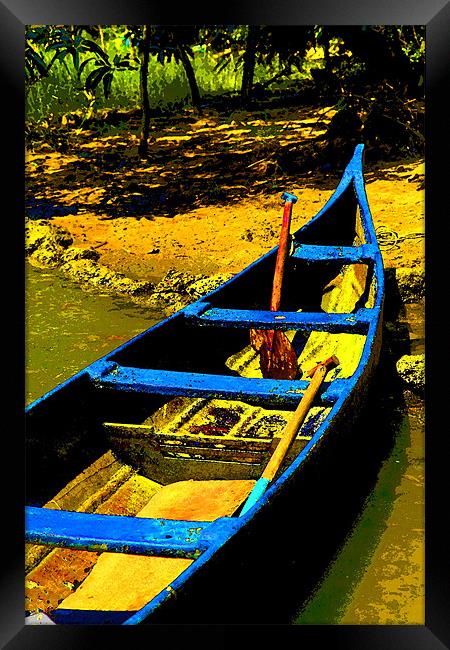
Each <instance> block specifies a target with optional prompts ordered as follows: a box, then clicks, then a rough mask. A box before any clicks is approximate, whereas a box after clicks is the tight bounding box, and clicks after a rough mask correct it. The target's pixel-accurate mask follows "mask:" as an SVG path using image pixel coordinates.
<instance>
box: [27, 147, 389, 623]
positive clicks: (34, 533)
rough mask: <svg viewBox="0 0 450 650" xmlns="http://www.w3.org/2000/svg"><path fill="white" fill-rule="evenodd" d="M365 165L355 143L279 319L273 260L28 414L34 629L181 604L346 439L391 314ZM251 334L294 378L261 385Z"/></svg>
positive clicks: (296, 266) (304, 247)
mask: <svg viewBox="0 0 450 650" xmlns="http://www.w3.org/2000/svg"><path fill="white" fill-rule="evenodd" d="M362 160H363V145H358V146H357V147H356V149H355V152H354V155H353V158H352V159H351V161H350V162H349V164H348V166H347V167H346V169H345V171H344V173H343V176H342V179H341V181H340V183H339V185H338V186H337V188H336V190H335V192H334V193H333V195H332V196H331V198H330V199H329V200H328V202H327V203H326V205H325V206H324V207H323V208H322V209H321V210H320V212H319V213H318V214H317V215H316V216H315V217H314V218H313V219H311V221H309V222H308V223H307V224H306V225H305V226H303V227H302V228H300V229H299V230H298V231H297V232H296V233H295V234H294V236H293V245H292V250H291V253H290V255H289V258H288V260H287V266H286V271H285V278H284V285H283V296H282V303H281V308H280V311H279V312H271V311H269V310H268V305H269V302H270V295H271V288H272V280H273V273H274V266H275V259H276V255H277V248H274V249H273V250H271V251H269V253H267V254H266V255H264V256H263V257H261V258H260V259H258V260H257V261H256V262H254V263H253V264H251V265H250V266H249V267H248V268H246V269H245V270H243V271H242V272H241V273H239V274H237V275H236V276H234V277H233V278H232V279H231V280H229V281H228V282H226V283H225V284H223V285H222V286H220V287H219V288H218V289H216V290H214V291H213V292H211V293H209V294H208V295H206V296H205V297H203V298H201V299H200V300H198V301H196V302H194V303H193V304H191V305H189V306H187V307H185V308H184V309H182V310H180V311H178V312H177V313H176V314H174V315H173V316H171V317H169V318H166V319H165V320H163V321H162V322H160V323H158V324H157V325H155V326H153V327H151V328H150V329H148V330H146V331H145V332H143V333H142V334H140V335H138V336H136V337H135V338H133V339H131V340H130V341H128V342H127V343H125V344H124V345H122V346H120V347H119V348H117V349H116V350H114V351H113V352H111V353H109V354H107V355H106V356H105V357H103V358H101V359H99V360H98V361H96V362H94V363H92V364H91V365H89V366H87V367H86V368H85V369H83V370H82V371H81V372H79V373H78V374H76V375H75V376H73V377H72V378H70V379H69V380H68V381H66V382H64V383H63V384H61V385H59V386H57V387H56V388H55V389H54V390H52V391H50V392H49V393H47V394H45V395H44V396H43V397H42V398H40V399H38V400H36V401H35V402H33V403H32V404H31V405H30V406H29V407H28V408H27V410H26V418H27V420H26V442H27V504H28V505H27V506H26V542H27V544H26V578H27V604H26V611H27V615H28V616H29V618H28V622H29V623H35V622H39V621H38V619H39V616H40V615H42V614H44V617H45V616H47V617H48V619H46V620H48V621H49V622H53V623H56V624H60V623H62V624H66V623H69V624H71V623H73V624H91V623H95V624H97V623H100V624H123V625H134V624H138V623H142V622H153V621H154V620H156V621H157V620H158V615H159V614H160V613H161V612H162V611H165V610H167V611H172V610H171V608H173V607H174V605H177V604H179V605H180V606H182V604H183V602H186V598H185V594H189V589H190V586H191V585H195V584H197V586H198V584H200V583H198V581H197V583H196V580H197V576H199V575H205V574H207V573H208V571H209V568H210V567H213V566H215V565H217V558H218V557H226V558H228V561H230V558H233V557H234V558H236V556H235V555H233V554H230V553H228V554H227V552H226V549H227V548H230V547H233V548H236V540H239V539H240V538H242V537H243V536H245V534H246V533H247V531H250V530H251V529H252V528H255V527H256V529H258V523H257V522H258V521H259V522H260V521H261V515H262V513H265V512H268V511H270V510H271V509H273V508H275V507H276V504H277V503H278V502H279V501H280V499H281V500H282V498H283V495H284V494H285V493H287V492H289V490H290V489H291V487H290V486H292V484H295V482H296V477H299V476H303V474H305V475H306V473H307V468H308V466H310V465H312V466H314V463H315V464H316V466H317V459H320V456H321V454H322V453H323V450H324V449H326V448H327V447H330V444H331V446H332V442H333V440H335V439H336V436H337V435H338V432H339V431H341V430H342V429H343V428H349V426H350V425H351V422H352V421H353V420H354V419H355V417H356V416H357V414H358V412H359V411H360V409H361V406H362V403H363V400H364V397H365V395H366V393H367V389H368V387H369V384H370V380H371V377H372V375H373V373H374V370H375V368H376V365H377V362H378V359H379V354H380V347H381V331H382V314H383V300H384V272H383V263H382V257H381V254H380V250H379V246H378V243H377V240H376V234H375V229H374V226H373V222H372V217H371V214H370V209H369V206H368V202H367V197H366V193H365V187H364V178H363V171H362ZM252 328H258V329H269V330H274V329H278V330H283V331H285V332H286V334H287V336H288V338H290V340H291V342H292V345H293V346H294V348H295V350H296V353H297V356H298V366H299V378H298V379H295V380H276V379H265V378H263V377H262V376H261V372H260V369H259V359H258V354H257V353H256V352H255V351H254V350H253V348H251V346H250V345H249V330H250V329H252ZM331 355H336V356H337V357H338V359H339V361H340V364H339V366H338V367H336V368H335V369H333V370H332V371H330V372H329V373H328V375H327V377H326V381H325V382H324V383H323V385H322V387H321V389H320V391H319V393H318V395H317V397H316V399H315V401H314V404H313V406H312V408H311V409H310V412H309V413H308V416H307V418H306V420H305V422H304V423H303V425H302V426H301V428H300V430H299V432H298V435H297V437H296V439H295V441H294V442H293V444H292V446H291V448H290V450H289V452H288V454H287V456H286V458H285V460H284V463H283V465H282V466H281V468H280V471H279V472H278V474H277V476H276V477H275V480H274V481H273V482H272V483H271V484H270V485H269V487H268V489H267V490H266V492H265V493H263V494H262V496H261V497H260V498H259V500H258V501H257V502H256V503H255V504H254V505H253V506H252V507H251V508H250V509H249V510H248V511H246V512H245V514H243V515H241V512H240V511H241V509H242V505H243V502H244V501H245V497H246V496H247V495H248V493H249V492H250V491H251V488H252V487H253V485H254V484H255V482H256V480H257V479H258V478H259V477H260V475H261V473H262V471H263V469H264V467H265V464H266V463H267V461H268V459H269V457H270V455H271V453H272V452H273V450H274V448H275V447H276V444H277V442H278V440H279V438H280V436H281V432H282V431H283V428H284V426H285V425H286V423H287V422H288V421H289V418H290V416H291V415H292V412H293V410H294V409H295V407H296V406H297V404H298V402H299V400H300V399H301V397H302V394H303V392H304V391H305V389H306V388H307V386H308V383H309V381H308V380H307V379H306V373H307V371H309V370H310V369H311V367H312V366H314V365H315V363H317V362H318V361H321V360H323V359H325V358H327V357H330V356H331ZM343 425H345V426H343ZM301 496H302V495H301V494H300V497H301ZM260 528H261V526H260V524H259V533H258V534H260V533H261V531H260ZM247 553H248V550H247ZM231 561H233V560H231ZM245 561H246V558H245V556H244V557H243V556H242V555H241V556H239V562H241V563H244V564H245ZM225 570H226V569H225ZM211 571H212V568H211ZM220 589H221V586H220V584H218V583H217V582H215V583H213V585H212V586H210V587H209V592H208V594H209V595H208V598H210V599H213V600H214V598H215V596H216V595H217V592H218V591H219V590H220ZM194 591H195V589H194ZM199 618H200V621H201V615H200V616H199ZM169 620H170V617H169ZM177 620H178V619H177ZM223 622H227V621H223Z"/></svg>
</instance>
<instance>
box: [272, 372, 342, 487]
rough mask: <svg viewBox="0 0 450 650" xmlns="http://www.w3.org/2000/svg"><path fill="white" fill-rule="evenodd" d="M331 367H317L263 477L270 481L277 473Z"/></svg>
mask: <svg viewBox="0 0 450 650" xmlns="http://www.w3.org/2000/svg"><path fill="white" fill-rule="evenodd" d="M329 369H330V368H329V366H327V365H320V366H319V367H318V368H317V370H316V372H315V373H314V376H313V378H312V379H311V381H310V383H309V386H308V388H307V389H306V390H305V392H304V393H303V397H302V399H301V400H300V403H299V405H298V406H297V408H296V409H295V412H294V415H293V416H292V419H291V420H290V421H289V422H288V424H287V425H286V428H285V430H284V433H283V435H282V437H281V439H280V442H279V443H278V445H277V448H276V449H275V451H274V452H273V454H272V457H271V458H270V460H269V462H268V463H267V465H266V468H265V470H264V472H263V473H262V475H261V477H262V478H265V479H267V480H268V481H272V479H273V477H274V476H275V474H276V473H277V471H278V469H279V467H280V465H281V463H282V462H283V459H284V457H285V455H286V453H287V451H288V449H289V447H290V445H291V443H292V441H293V440H294V438H295V436H296V435H297V432H298V430H299V428H300V427H301V425H302V424H303V422H304V420H305V418H306V416H307V415H308V411H309V409H310V408H311V404H312V402H313V400H314V397H315V396H316V393H317V391H318V390H319V388H320V386H321V384H322V382H323V380H324V379H325V375H326V374H327V372H328V370H329Z"/></svg>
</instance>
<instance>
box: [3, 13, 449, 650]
mask: <svg viewBox="0 0 450 650" xmlns="http://www.w3.org/2000/svg"><path fill="white" fill-rule="evenodd" d="M174 17H175V18H176V20H175V19H174ZM174 22H176V23H178V24H195V23H203V24H208V23H209V24H213V23H218V24H224V23H232V24H248V23H258V24H286V25H287V24H325V25H327V24H355V25H358V24H416V25H426V52H427V55H426V58H427V61H426V166H427V167H426V169H427V172H426V190H425V196H426V240H425V257H426V278H427V303H426V322H427V326H426V331H427V365H426V405H427V407H426V619H425V625H423V626H409V625H407V626H402V625H398V626H397V625H391V626H286V627H284V626H270V625H267V626H256V627H255V626H248V627H247V626H240V627H238V628H237V627H236V626H233V625H229V626H228V625H227V626H214V627H210V626H196V627H194V626H192V627H191V626H170V627H166V626H155V627H152V626H141V627H139V628H127V630H125V629H124V628H123V627H120V628H116V627H114V628H111V627H108V628H101V629H99V628H95V627H91V626H67V627H66V626H28V627H27V626H25V625H24V615H23V566H22V565H23V539H24V521H23V493H24V466H23V465H24V463H23V460H24V458H25V456H24V444H23V439H24V435H23V431H24V429H23V419H22V415H21V414H22V412H23V395H24V379H23V367H24V351H23V347H24V344H23V341H24V331H23V322H24V304H23V295H24V291H23V286H24V270H23V233H22V226H21V224H22V220H21V219H22V215H23V214H24V193H23V178H24V157H23V152H24V133H23V124H24V87H23V80H24V75H23V48H24V38H23V35H24V26H25V25H26V24H71V23H73V24H89V23H92V24H121V23H129V24H133V23H134V24H142V23H156V24H173V23H174ZM449 28H450V3H447V2H444V1H443V0H427V2H426V3H425V2H423V1H422V0H390V2H383V1H382V0H379V1H378V2H373V0H372V1H371V0H359V1H357V0H355V1H353V2H350V1H349V0H346V1H345V2H344V0H343V1H342V2H340V3H337V2H330V1H329V0H303V1H302V2H300V1H299V2H294V0H284V1H281V2H276V3H275V2H268V0H260V1H259V2H253V3H250V2H245V1H241V2H239V3H237V2H236V3H235V2H227V3H225V5H224V6H222V5H216V6H215V8H214V9H213V8H210V9H209V8H206V7H204V6H202V5H201V4H199V6H197V5H192V4H189V5H187V3H185V4H184V5H181V4H180V6H176V11H175V5H174V4H171V5H165V4H164V3H156V2H151V1H148V2H144V1H143V0H128V2H126V3H122V2H119V0H102V1H99V0H77V2H64V3H62V2H58V1H57V0H0V69H1V79H2V86H3V88H4V91H5V92H4V100H3V102H2V103H3V109H4V111H5V116H4V119H3V121H2V123H1V124H2V125H3V127H4V130H3V133H2V139H3V143H4V147H5V149H4V150H3V154H4V161H5V163H6V164H5V165H4V171H3V174H4V176H3V179H4V192H3V193H2V194H3V208H4V214H3V217H4V219H5V222H6V221H8V223H5V224H4V228H5V232H6V233H7V239H6V241H5V244H4V245H5V251H6V250H7V251H8V252H10V251H12V254H11V255H9V260H10V261H9V262H8V278H9V280H8V282H5V287H4V289H5V292H4V296H5V297H4V299H5V309H4V312H3V314H4V315H3V321H4V324H5V325H6V329H5V335H4V337H3V342H4V343H5V344H6V345H5V346H4V347H5V350H4V354H5V357H4V367H3V373H4V380H5V381H4V382H3V386H4V387H3V391H4V394H6V396H7V397H6V399H5V401H4V403H7V404H8V407H9V409H8V410H9V411H10V412H11V414H12V418H10V419H6V415H5V419H4V420H3V421H4V426H3V445H4V447H3V449H4V453H3V470H4V471H3V472H2V479H3V496H4V498H3V500H2V501H3V508H2V515H3V517H4V523H3V526H2V530H3V535H2V536H3V540H4V542H5V545H6V549H5V551H4V553H3V555H2V558H3V562H2V570H1V583H0V584H1V591H0V595H1V597H0V603H1V604H0V642H1V647H8V648H11V649H12V650H13V649H14V650H15V649H16V648H17V649H18V648H26V649H27V650H30V649H31V648H46V649H47V648H58V649H59V648H72V647H73V648H75V647H76V648H90V647H96V646H97V645H98V644H100V647H101V646H103V645H106V643H107V642H108V641H109V639H111V640H116V641H117V642H119V643H120V642H124V641H125V642H126V643H134V644H135V646H136V647H140V645H141V644H142V645H144V644H145V645H148V644H150V643H156V642H160V641H161V642H164V643H165V644H166V647H173V646H174V645H175V643H177V642H182V643H184V644H185V645H186V644H187V645H189V646H190V645H192V646H195V647H198V644H199V643H201V641H202V640H203V638H206V640H207V642H208V645H209V643H211V644H213V645H214V646H215V647H227V648H228V647H230V646H231V644H232V643H235V642H237V639H239V640H241V641H242V642H243V643H251V646H252V647H256V646H257V645H258V644H259V643H260V640H259V639H264V641H265V645H266V644H267V645H268V644H269V643H270V644H271V645H273V644H274V643H276V644H277V645H278V646H279V645H281V644H283V645H284V646H287V644H289V645H295V646H297V647H299V646H303V647H312V645H313V644H314V647H322V646H324V647H333V648H364V650H371V649H372V648H377V649H379V650H388V649H390V648H392V649H395V650H403V649H404V650H415V649H422V648H423V649H424V650H434V649H436V650H438V649H442V648H445V647H447V648H449V647H450V616H449V615H448V612H449V611H450V603H449V593H450V578H449V575H448V574H449V570H448V569H449V565H450V563H449V561H448V551H447V546H448V544H447V536H446V534H445V533H444V530H445V523H446V522H445V520H446V518H447V516H446V515H447V511H448V505H447V504H448V471H446V464H445V465H444V463H445V461H446V460H447V458H448V453H447V454H446V453H445V452H446V451H448V445H446V442H447V439H448V433H447V428H448V424H446V420H448V417H446V416H445V412H444V413H443V412H442V410H441V408H439V406H438V405H442V404H443V405H445V403H446V401H445V397H444V390H445V382H444V378H443V376H442V374H441V373H439V367H440V366H441V365H443V364H445V352H446V350H445V346H442V347H441V346H440V345H439V341H441V340H442V337H443V336H444V332H445V328H444V323H445V318H446V312H444V311H442V309H443V305H442V304H441V301H440V296H441V294H442V287H443V288H444V290H445V281H443V276H444V272H443V269H444V266H443V264H442V262H440V260H445V259H446V257H445V252H446V251H445V248H444V247H445V233H444V230H443V229H444V228H445V229H446V231H447V236H448V232H449V229H448V224H447V217H446V214H445V212H444V210H445V209H446V205H447V202H446V201H445V194H444V192H445V190H446V188H447V186H448V172H447V170H446V165H445V161H446V158H447V157H448V151H449V149H448V147H447V146H446V145H447V141H446V139H447V140H448V127H447V124H448V121H449V120H448V109H446V104H445V101H444V89H445V87H446V86H447V87H448V80H449V69H450V53H449V52H450V39H449V33H450V29H449ZM447 167H448V166H447ZM447 257H448V253H447ZM4 259H7V258H6V256H5V257H4ZM11 278H12V279H11ZM447 293H448V290H447ZM447 329H448V328H447ZM12 343H13V344H14V353H15V354H14V357H13V361H12V362H11V361H9V362H8V363H7V361H6V360H7V359H8V358H11V355H7V349H6V348H10V347H11V344H12ZM443 353H444V359H443V357H442V354H443ZM5 368H8V369H7V370H5ZM447 401H448V397H447ZM7 422H10V424H8V425H7V424H6V423H7ZM8 469H10V470H11V471H10V472H8V471H6V470H8ZM264 597H268V596H266V595H264ZM131 639H133V640H131ZM107 640H108V641H107Z"/></svg>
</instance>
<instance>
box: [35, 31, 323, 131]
mask: <svg viewBox="0 0 450 650" xmlns="http://www.w3.org/2000/svg"><path fill="white" fill-rule="evenodd" d="M105 47H106V50H107V52H108V54H109V56H110V57H111V58H112V57H113V56H114V54H116V53H120V54H125V53H126V52H127V48H126V46H125V44H124V43H123V42H122V41H121V40H120V39H112V40H110V41H107V42H106V44H105ZM216 62H217V58H216V57H215V56H214V55H213V54H211V53H209V52H201V51H197V52H195V55H194V60H193V67H194V70H195V75H196V78H197V83H198V86H199V89H200V94H201V95H202V96H205V95H212V96H214V95H222V94H226V93H230V92H236V91H238V90H239V88H240V85H241V77H242V66H239V65H238V64H237V59H235V60H234V61H232V62H231V63H230V64H229V65H228V66H227V67H226V68H224V69H223V70H222V71H221V72H219V73H218V72H216V71H215V69H214V68H215V65H216ZM308 63H310V62H308ZM89 69H90V68H89V66H87V72H83V73H82V79H81V82H80V80H78V78H77V75H76V72H75V69H74V67H73V63H72V61H71V60H69V58H67V60H66V61H64V62H63V63H60V62H56V63H55V64H54V65H53V67H52V69H51V72H50V75H49V76H48V77H46V78H43V79H42V80H40V81H39V82H37V83H36V84H34V85H33V86H31V87H30V88H29V89H28V90H27V95H26V119H27V120H28V121H31V122H41V121H42V120H51V119H52V118H59V117H61V116H62V115H64V114H66V113H69V112H71V111H76V110H87V106H88V100H87V97H86V95H85V94H84V91H83V84H82V82H83V80H84V79H85V77H86V74H88V72H89ZM278 69H279V68H278V65H277V64H276V63H275V65H273V66H270V67H266V66H262V65H257V66H256V70H255V83H258V82H259V83H264V82H265V81H267V80H268V79H270V78H271V77H273V76H274V75H275V74H276V72H277V71H278ZM308 76H309V75H308V72H297V71H296V72H295V73H294V74H293V75H292V76H291V77H290V79H289V82H290V83H292V81H295V80H300V79H304V78H305V77H308ZM148 79H149V96H150V103H151V106H152V107H157V108H169V109H170V107H171V106H174V105H176V106H180V105H181V106H185V105H189V104H190V92H189V86H188V82H187V79H186V75H185V72H184V69H183V67H182V66H181V65H180V64H177V63H175V62H174V61H173V60H172V61H171V62H170V63H165V64H164V65H162V64H160V63H159V62H158V61H157V59H156V57H154V56H151V57H150V62H149V76H148ZM287 83H288V82H287V80H285V81H281V82H278V83H276V84H274V86H273V88H276V89H282V88H283V87H285V86H286V84H287ZM139 105H140V91H139V67H138V63H136V69H135V70H123V71H118V72H116V73H115V75H114V79H113V83H112V88H111V94H110V96H109V97H108V99H106V98H105V97H104V94H103V88H102V87H99V88H98V89H97V92H96V99H95V108H97V109H102V108H121V109H131V108H135V107H136V106H139Z"/></svg>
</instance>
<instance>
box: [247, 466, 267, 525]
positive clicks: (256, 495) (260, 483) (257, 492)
mask: <svg viewBox="0 0 450 650" xmlns="http://www.w3.org/2000/svg"><path fill="white" fill-rule="evenodd" d="M269 483H270V481H269V479H268V478H264V477H263V476H262V477H261V478H260V479H258V480H257V481H256V483H255V487H254V488H253V490H252V491H251V492H250V494H249V495H248V499H247V501H246V502H245V503H244V506H243V508H242V510H241V514H240V516H241V517H243V516H244V515H245V514H246V513H247V512H248V511H249V510H250V508H253V506H254V505H255V503H256V502H257V501H259V499H260V498H261V497H262V495H263V494H264V492H265V491H266V490H267V486H268V485H269Z"/></svg>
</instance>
